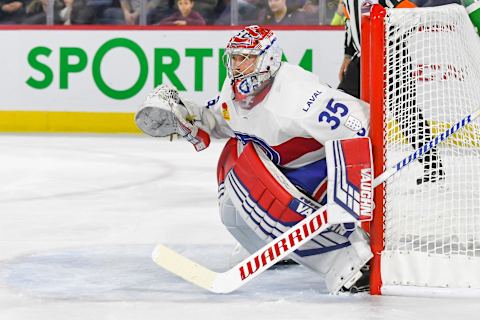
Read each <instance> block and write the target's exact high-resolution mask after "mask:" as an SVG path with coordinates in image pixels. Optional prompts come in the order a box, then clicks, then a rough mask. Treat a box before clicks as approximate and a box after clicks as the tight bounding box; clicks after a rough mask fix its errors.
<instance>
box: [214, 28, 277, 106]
mask: <svg viewBox="0 0 480 320" xmlns="http://www.w3.org/2000/svg"><path fill="white" fill-rule="evenodd" d="M223 58H224V63H225V66H226V68H227V74H228V77H229V78H230V80H231V82H232V89H233V92H234V94H235V97H236V99H241V98H242V97H246V96H249V95H252V94H254V93H255V92H256V91H257V90H258V89H260V88H262V87H263V86H262V85H263V84H264V83H265V82H267V81H268V80H270V79H271V78H273V77H274V76H275V74H276V73H277V71H278V69H279V68H280V64H281V59H282V50H281V49H280V47H279V45H278V42H277V37H276V35H275V34H274V33H273V31H271V30H269V29H267V28H264V27H261V26H257V25H251V26H248V27H245V29H243V30H242V31H240V32H239V33H238V34H236V35H235V36H233V37H232V38H231V39H230V40H229V41H228V44H227V47H226V49H225V54H224V57H223Z"/></svg>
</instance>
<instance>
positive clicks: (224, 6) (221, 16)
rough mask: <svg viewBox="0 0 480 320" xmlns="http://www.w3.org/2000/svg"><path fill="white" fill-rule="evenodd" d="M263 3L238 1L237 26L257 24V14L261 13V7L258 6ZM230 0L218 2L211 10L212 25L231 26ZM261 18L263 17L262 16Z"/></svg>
mask: <svg viewBox="0 0 480 320" xmlns="http://www.w3.org/2000/svg"><path fill="white" fill-rule="evenodd" d="M260 3H262V4H263V3H264V1H259V0H238V21H236V23H237V24H245V25H250V24H258V23H259V18H258V17H259V12H263V13H264V12H265V10H263V11H262V9H263V6H262V5H259V4H260ZM231 11H232V6H231V0H219V1H218V2H217V5H216V6H215V8H214V10H213V17H214V18H213V19H212V23H213V24H215V25H231V24H232V20H231ZM262 17H263V15H262Z"/></svg>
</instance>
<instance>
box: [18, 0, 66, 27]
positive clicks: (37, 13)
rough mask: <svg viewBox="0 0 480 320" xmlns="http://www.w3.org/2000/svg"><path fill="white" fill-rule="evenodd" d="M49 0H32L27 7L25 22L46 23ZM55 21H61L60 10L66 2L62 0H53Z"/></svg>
mask: <svg viewBox="0 0 480 320" xmlns="http://www.w3.org/2000/svg"><path fill="white" fill-rule="evenodd" d="M48 1H49V0H31V1H30V3H28V5H27V6H26V8H25V14H26V16H25V18H24V19H23V21H22V23H23V24H46V23H47V5H48ZM53 1H54V2H53V22H54V23H56V24H58V23H60V22H61V20H62V19H61V18H60V10H61V9H62V8H63V6H64V4H63V3H62V2H61V1H60V0H53Z"/></svg>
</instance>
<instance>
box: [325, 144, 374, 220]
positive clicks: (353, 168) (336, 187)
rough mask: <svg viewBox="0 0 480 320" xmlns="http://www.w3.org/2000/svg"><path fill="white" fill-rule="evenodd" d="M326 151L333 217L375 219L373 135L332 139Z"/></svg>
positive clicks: (332, 218)
mask: <svg viewBox="0 0 480 320" xmlns="http://www.w3.org/2000/svg"><path fill="white" fill-rule="evenodd" d="M325 151H326V156H327V171H328V188H327V204H328V208H329V211H328V213H329V221H331V222H334V221H335V220H336V219H338V220H341V219H342V218H344V217H345V216H347V217H348V216H351V217H353V218H355V219H356V220H359V221H369V220H371V219H372V211H373V162H372V146H371V144H370V139H369V138H355V139H344V140H331V141H328V142H327V143H326V144H325ZM343 220H344V219H343Z"/></svg>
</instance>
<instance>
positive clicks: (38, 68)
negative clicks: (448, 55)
mask: <svg viewBox="0 0 480 320" xmlns="http://www.w3.org/2000/svg"><path fill="white" fill-rule="evenodd" d="M236 32H237V31H235V30H148V29H147V30H0V43H5V44H8V45H6V46H3V48H2V52H1V53H0V55H1V58H2V59H1V60H2V63H1V65H2V67H1V68H2V69H1V70H2V71H1V73H0V81H1V84H0V90H1V97H0V111H3V114H4V117H3V118H4V119H8V118H7V117H6V115H7V113H6V112H5V111H42V112H44V113H45V112H50V113H51V112H54V113H55V115H56V116H59V115H60V114H61V113H62V112H63V113H65V112H70V115H72V114H71V112H89V113H116V114H118V113H129V114H131V113H133V112H135V111H136V109H137V108H138V106H139V105H140V104H141V103H142V101H143V100H144V98H145V96H146V95H147V94H148V93H149V92H150V91H151V90H152V89H153V88H154V87H155V86H156V85H158V84H161V83H168V84H172V85H173V86H175V87H176V88H177V89H178V90H179V91H180V93H181V94H182V95H184V96H185V97H186V98H188V99H190V100H192V101H195V102H197V103H201V104H203V103H206V102H207V101H209V100H211V99H213V98H215V97H216V95H217V94H218V92H219V90H220V88H221V85H222V84H223V81H224V79H225V77H226V70H225V67H224V65H223V61H222V56H223V48H224V46H225V45H226V43H227V41H228V39H229V38H230V37H231V36H232V35H233V34H235V33H236ZM276 33H277V35H278V38H279V44H280V45H281V46H282V48H283V50H284V56H283V60H285V61H288V62H290V63H294V64H297V65H300V66H302V67H303V68H305V69H307V70H310V71H313V72H314V73H316V74H317V75H318V77H319V79H320V80H321V81H322V82H326V83H329V84H330V85H332V86H336V85H337V83H338V79H337V75H338V69H339V67H340V64H341V61H342V59H343V32H342V31H341V30H305V31H290V30H288V31H285V30H282V31H277V32H276ZM10 113H11V112H10ZM22 115H23V113H22ZM17 116H18V115H17V114H14V115H13V116H12V117H14V118H15V119H17V118H18V117H17ZM52 119H53V118H52V117H50V119H49V121H50V126H51V123H52V121H53V120H52ZM59 121H63V122H65V121H66V120H65V119H63V120H59ZM71 121H72V124H77V125H78V123H79V120H78V117H77V119H75V120H71ZM105 121H107V120H106V119H102V120H99V123H104V122H105ZM128 121H130V119H128ZM4 122H5V125H6V126H7V127H11V123H12V122H11V120H8V121H7V120H4ZM88 122H89V123H90V124H93V123H94V121H93V120H88ZM5 125H4V126H3V127H4V128H5ZM4 128H3V131H8V128H7V129H4ZM27 130H28V128H27ZM32 130H33V131H36V130H37V129H32ZM39 130H40V131H42V130H43V129H42V128H40V129H39ZM19 131H22V130H20V129H19ZM37 131H38V130H37ZM51 131H55V130H54V129H52V130H51ZM64 131H69V130H68V129H65V130H64ZM87 131H88V130H87ZM94 131H95V130H94ZM100 131H102V130H100ZM107 131H108V130H107ZM112 131H113V132H114V131H115V129H112Z"/></svg>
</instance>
